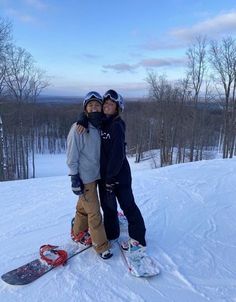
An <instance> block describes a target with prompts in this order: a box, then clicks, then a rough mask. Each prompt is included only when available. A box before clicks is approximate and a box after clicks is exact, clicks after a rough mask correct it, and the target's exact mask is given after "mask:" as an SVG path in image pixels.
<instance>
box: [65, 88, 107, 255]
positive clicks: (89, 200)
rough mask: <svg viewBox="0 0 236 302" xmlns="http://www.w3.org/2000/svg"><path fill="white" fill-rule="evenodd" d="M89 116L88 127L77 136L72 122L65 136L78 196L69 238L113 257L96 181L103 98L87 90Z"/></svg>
mask: <svg viewBox="0 0 236 302" xmlns="http://www.w3.org/2000/svg"><path fill="white" fill-rule="evenodd" d="M83 106H84V112H85V113H86V115H87V117H88V130H87V131H86V132H84V133H81V134H79V135H78V132H77V130H76V129H77V125H76V123H74V124H73V125H72V127H71V129H70V132H69V134H68V137H67V165H68V167H69V169H70V174H69V175H70V176H71V186H72V191H73V192H74V193H75V194H76V195H78V196H79V200H78V203H77V206H76V213H75V217H74V219H73V220H72V229H71V237H72V239H73V240H74V241H76V242H79V243H82V244H85V245H87V244H91V243H92V244H93V246H94V249H95V250H96V252H97V253H98V254H99V255H100V256H101V257H102V258H103V259H108V258H110V257H111V256H112V253H111V251H110V249H109V242H108V240H107V237H106V233H105V229H104V225H103V222H102V215H101V211H100V203H99V199H98V195H97V181H98V180H99V179H100V146H101V137H100V123H101V115H102V97H101V95H100V94H99V93H97V92H95V91H91V92H89V93H88V94H87V95H86V97H85V99H84V102H83Z"/></svg>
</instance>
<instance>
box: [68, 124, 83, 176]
mask: <svg viewBox="0 0 236 302" xmlns="http://www.w3.org/2000/svg"><path fill="white" fill-rule="evenodd" d="M80 145H81V142H80V135H79V134H78V133H77V131H76V124H73V125H72V127H71V129H70V132H69V134H68V136H67V152H66V155H67V161H66V163H67V165H68V167H69V175H75V174H77V173H78V172H79V151H80Z"/></svg>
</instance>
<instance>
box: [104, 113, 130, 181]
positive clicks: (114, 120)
mask: <svg viewBox="0 0 236 302" xmlns="http://www.w3.org/2000/svg"><path fill="white" fill-rule="evenodd" d="M125 145H126V143H125V122H124V121H123V120H122V119H121V118H120V117H119V116H115V117H113V116H112V117H108V118H105V119H104V121H103V123H102V129H101V157H100V172H101V179H102V181H103V182H105V183H112V182H114V181H117V182H119V184H131V171H130V166H129V163H128V160H127V158H126V152H125Z"/></svg>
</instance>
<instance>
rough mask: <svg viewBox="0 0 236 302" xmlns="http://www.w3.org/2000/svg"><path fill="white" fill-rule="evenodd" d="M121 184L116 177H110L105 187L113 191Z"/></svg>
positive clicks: (108, 190) (110, 191)
mask: <svg viewBox="0 0 236 302" xmlns="http://www.w3.org/2000/svg"><path fill="white" fill-rule="evenodd" d="M118 184H119V182H118V181H115V180H114V179H109V180H107V181H106V184H105V187H106V191H107V192H109V193H113V192H114V190H115V187H116V186H117V185H118Z"/></svg>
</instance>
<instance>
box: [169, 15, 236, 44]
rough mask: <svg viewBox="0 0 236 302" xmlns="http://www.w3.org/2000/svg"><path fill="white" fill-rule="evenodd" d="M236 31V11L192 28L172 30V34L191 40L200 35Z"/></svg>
mask: <svg viewBox="0 0 236 302" xmlns="http://www.w3.org/2000/svg"><path fill="white" fill-rule="evenodd" d="M232 33H236V12H229V13H224V14H221V15H218V16H215V17H213V18H211V19H210V18H209V19H207V20H205V21H202V22H199V23H197V24H195V25H193V26H192V27H190V28H179V29H173V30H172V31H170V35H171V36H173V37H174V38H177V39H183V40H187V41H189V40H191V39H193V38H195V37H196V36H199V35H202V34H204V35H207V36H218V35H220V34H227V35H229V34H232Z"/></svg>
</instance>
